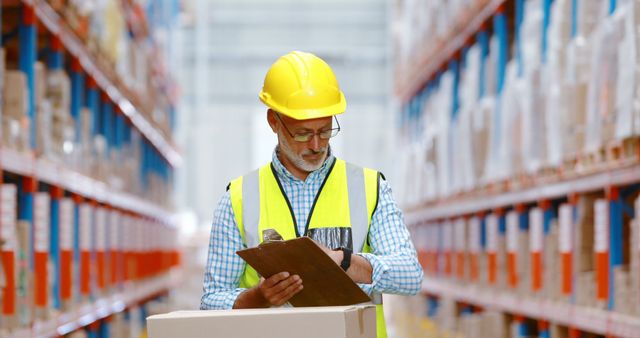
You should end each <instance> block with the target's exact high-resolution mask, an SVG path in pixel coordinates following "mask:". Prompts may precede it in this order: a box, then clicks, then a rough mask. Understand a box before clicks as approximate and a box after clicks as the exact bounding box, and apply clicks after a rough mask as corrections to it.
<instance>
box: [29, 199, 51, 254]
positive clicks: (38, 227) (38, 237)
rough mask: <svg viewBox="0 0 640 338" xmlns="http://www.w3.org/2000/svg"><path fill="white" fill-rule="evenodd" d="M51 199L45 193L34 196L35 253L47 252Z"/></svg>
mask: <svg viewBox="0 0 640 338" xmlns="http://www.w3.org/2000/svg"><path fill="white" fill-rule="evenodd" d="M50 206H51V199H50V198H49V194H47V193H46V192H38V193H35V194H34V199H33V219H34V222H33V224H34V234H33V237H34V249H35V251H36V252H49V233H50V232H51V228H50V226H49V223H50V222H49V220H50V215H51V214H50V212H49V210H50Z"/></svg>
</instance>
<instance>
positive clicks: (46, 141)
mask: <svg viewBox="0 0 640 338" xmlns="http://www.w3.org/2000/svg"><path fill="white" fill-rule="evenodd" d="M35 100H36V121H35V123H36V154H37V155H38V156H42V157H45V158H47V159H53V158H55V156H54V154H53V140H52V131H53V107H52V104H51V100H49V98H48V97H47V69H46V68H45V66H44V64H43V63H42V62H36V65H35Z"/></svg>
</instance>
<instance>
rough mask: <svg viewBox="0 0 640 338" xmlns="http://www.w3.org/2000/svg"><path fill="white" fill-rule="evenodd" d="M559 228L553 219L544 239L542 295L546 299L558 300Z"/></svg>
mask: <svg viewBox="0 0 640 338" xmlns="http://www.w3.org/2000/svg"><path fill="white" fill-rule="evenodd" d="M559 236H560V227H559V225H558V220H557V219H553V220H552V221H551V226H550V229H549V233H548V234H547V235H546V236H545V238H544V253H543V255H544V278H543V280H544V282H543V294H544V297H545V298H547V299H553V300H558V299H560V291H561V285H562V284H561V276H562V271H561V269H560V259H558V258H559V257H560V244H559Z"/></svg>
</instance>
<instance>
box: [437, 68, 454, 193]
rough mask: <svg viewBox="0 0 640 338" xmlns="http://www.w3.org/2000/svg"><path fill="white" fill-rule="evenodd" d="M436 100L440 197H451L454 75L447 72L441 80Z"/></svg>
mask: <svg viewBox="0 0 640 338" xmlns="http://www.w3.org/2000/svg"><path fill="white" fill-rule="evenodd" d="M435 95H436V97H435V98H434V100H435V102H434V106H433V107H434V108H435V109H436V110H435V114H434V115H435V116H434V118H435V124H436V125H437V126H438V136H437V156H438V157H437V166H438V167H437V170H438V195H439V196H440V197H446V196H449V194H450V192H451V165H450V160H451V157H450V156H451V152H450V133H451V118H450V114H451V104H452V102H451V101H452V100H451V97H452V95H453V74H451V72H445V73H444V74H443V75H442V79H441V80H440V86H439V87H438V90H437V92H436V94H435Z"/></svg>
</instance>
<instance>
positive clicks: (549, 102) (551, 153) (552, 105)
mask: <svg viewBox="0 0 640 338" xmlns="http://www.w3.org/2000/svg"><path fill="white" fill-rule="evenodd" d="M551 6H552V9H551V22H550V24H549V29H548V41H549V47H548V49H547V63H546V65H545V66H544V69H543V83H544V85H543V88H546V93H545V96H546V101H545V104H546V107H545V113H546V114H545V128H546V130H547V137H546V141H547V142H546V149H547V158H546V163H545V165H548V166H551V167H558V166H559V165H560V164H561V163H562V160H563V150H564V148H565V146H564V143H565V139H566V134H565V133H564V131H565V130H567V125H568V124H569V123H570V122H569V121H568V104H569V102H568V100H567V85H566V83H565V82H566V75H565V74H566V67H567V65H566V58H565V54H566V51H565V48H566V46H567V44H568V43H569V41H570V38H571V20H570V18H571V13H570V10H571V1H569V0H558V1H555V2H553V3H552V5H551Z"/></svg>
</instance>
